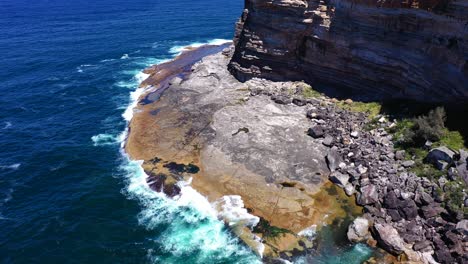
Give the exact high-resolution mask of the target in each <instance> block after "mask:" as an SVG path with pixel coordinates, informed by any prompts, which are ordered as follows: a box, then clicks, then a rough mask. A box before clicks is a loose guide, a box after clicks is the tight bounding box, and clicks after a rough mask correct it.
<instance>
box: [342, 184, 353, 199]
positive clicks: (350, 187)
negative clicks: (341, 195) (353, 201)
mask: <svg viewBox="0 0 468 264" xmlns="http://www.w3.org/2000/svg"><path fill="white" fill-rule="evenodd" d="M344 190H345V193H346V195H348V196H351V195H353V194H355V193H356V189H355V188H354V186H353V185H352V184H351V183H348V184H346V186H345V188H344Z"/></svg>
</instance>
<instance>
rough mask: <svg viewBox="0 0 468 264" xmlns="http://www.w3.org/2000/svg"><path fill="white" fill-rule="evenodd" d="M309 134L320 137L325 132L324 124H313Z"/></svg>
mask: <svg viewBox="0 0 468 264" xmlns="http://www.w3.org/2000/svg"><path fill="white" fill-rule="evenodd" d="M307 134H308V135H309V136H311V137H313V138H320V137H323V135H324V134H325V129H324V128H323V127H322V126H313V127H311V128H309V130H308V131H307Z"/></svg>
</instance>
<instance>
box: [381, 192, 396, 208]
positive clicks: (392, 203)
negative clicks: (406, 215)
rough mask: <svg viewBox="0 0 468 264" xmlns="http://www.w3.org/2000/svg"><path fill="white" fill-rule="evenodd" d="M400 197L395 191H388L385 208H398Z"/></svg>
mask: <svg viewBox="0 0 468 264" xmlns="http://www.w3.org/2000/svg"><path fill="white" fill-rule="evenodd" d="M398 204H399V201H398V198H397V196H396V194H395V192H394V191H389V192H387V195H385V197H384V202H383V206H384V207H385V208H390V209H396V208H398Z"/></svg>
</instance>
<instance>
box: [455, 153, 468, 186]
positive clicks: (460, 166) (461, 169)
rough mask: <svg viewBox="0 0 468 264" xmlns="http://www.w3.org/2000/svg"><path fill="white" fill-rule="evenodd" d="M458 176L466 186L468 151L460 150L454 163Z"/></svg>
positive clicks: (467, 180) (467, 183) (467, 182)
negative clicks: (458, 156) (458, 157)
mask: <svg viewBox="0 0 468 264" xmlns="http://www.w3.org/2000/svg"><path fill="white" fill-rule="evenodd" d="M456 166H457V171H458V176H459V177H461V178H462V180H463V181H464V182H465V184H466V185H468V151H465V150H463V149H460V159H459V160H458V161H457V162H456Z"/></svg>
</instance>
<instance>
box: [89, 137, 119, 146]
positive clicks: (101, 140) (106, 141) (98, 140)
mask: <svg viewBox="0 0 468 264" xmlns="http://www.w3.org/2000/svg"><path fill="white" fill-rule="evenodd" d="M91 140H92V141H93V145H94V146H95V147H97V146H106V145H114V144H118V143H119V138H118V137H116V136H115V135H111V134H98V135H95V136H92V137H91Z"/></svg>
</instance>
